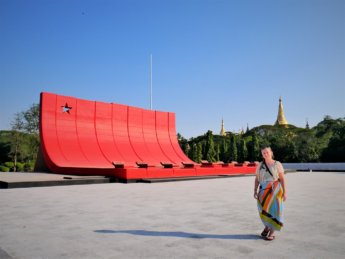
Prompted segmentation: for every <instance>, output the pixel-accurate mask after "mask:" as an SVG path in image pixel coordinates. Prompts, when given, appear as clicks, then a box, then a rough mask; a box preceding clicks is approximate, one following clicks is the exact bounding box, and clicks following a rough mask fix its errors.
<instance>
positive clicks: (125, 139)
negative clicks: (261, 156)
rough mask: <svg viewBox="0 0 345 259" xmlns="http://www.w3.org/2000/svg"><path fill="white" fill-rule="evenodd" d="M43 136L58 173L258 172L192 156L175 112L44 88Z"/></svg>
mask: <svg viewBox="0 0 345 259" xmlns="http://www.w3.org/2000/svg"><path fill="white" fill-rule="evenodd" d="M40 136H41V148H42V153H43V157H44V161H45V163H46V165H47V167H48V168H49V169H50V170H51V171H52V172H54V173H61V174H76V175H105V176H114V177H117V178H122V179H141V178H171V177H186V176H203V175H219V174H245V173H251V174H252V173H254V172H255V166H248V165H242V166H234V165H232V164H231V165H228V166H223V165H218V164H211V165H209V166H204V165H199V164H196V163H194V162H193V161H191V160H190V159H189V158H188V157H187V156H186V155H185V154H184V153H183V151H182V149H181V148H180V146H179V143H178V140H177V137H176V126H175V114H174V113H171V112H161V111H152V110H145V109H142V108H137V107H132V106H127V105H121V104H115V103H103V102H95V101H88V100H82V99H78V98H74V97H69V96H61V95H56V94H52V93H41V113H40ZM137 163H141V164H142V163H144V164H147V166H148V167H147V168H139V167H138V165H137ZM162 163H163V164H171V165H172V168H164V167H163V166H162ZM183 163H184V164H190V167H189V168H186V167H184V166H183ZM114 164H116V165H117V166H115V165H114ZM119 165H121V166H119ZM120 167H121V168H120Z"/></svg>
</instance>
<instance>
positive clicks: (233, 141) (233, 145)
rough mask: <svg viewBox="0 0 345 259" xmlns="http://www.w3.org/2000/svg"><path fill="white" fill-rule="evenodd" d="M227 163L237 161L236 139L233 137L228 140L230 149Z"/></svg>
mask: <svg viewBox="0 0 345 259" xmlns="http://www.w3.org/2000/svg"><path fill="white" fill-rule="evenodd" d="M228 159H229V160H228V161H229V162H231V161H237V159H238V154H237V138H236V136H235V135H232V137H231V140H230V147H229V149H228Z"/></svg>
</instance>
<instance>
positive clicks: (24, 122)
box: [0, 104, 345, 172]
mask: <svg viewBox="0 0 345 259" xmlns="http://www.w3.org/2000/svg"><path fill="white" fill-rule="evenodd" d="M38 121H39V105H38V104H33V105H32V106H31V107H30V108H29V109H28V110H27V111H24V112H21V113H17V114H16V115H15V117H14V119H13V121H12V124H11V125H12V129H11V130H7V131H0V171H2V172H9V171H33V169H34V165H35V161H36V158H37V152H38V148H39V144H40V143H39V134H38ZM177 137H178V140H179V143H180V146H181V148H182V149H183V151H184V152H185V153H186V154H187V155H188V156H189V157H190V158H191V159H192V160H193V161H195V162H198V163H200V162H201V160H207V161H212V162H214V161H224V162H231V161H238V162H243V161H259V160H260V159H261V154H260V147H261V146H264V145H269V146H271V147H272V149H273V151H274V155H275V158H276V159H277V160H280V161H282V162H345V118H340V119H332V118H331V117H330V116H326V117H325V118H324V120H323V121H321V122H320V123H319V124H317V125H316V126H315V127H314V128H311V129H310V128H309V127H307V128H297V127H295V126H293V125H289V127H281V126H271V125H263V126H259V127H255V128H253V129H251V130H249V129H247V131H246V132H245V133H242V134H235V133H232V132H228V133H227V135H226V136H220V135H213V134H212V131H207V132H206V133H205V134H204V135H202V136H198V137H195V138H191V139H189V140H187V139H185V138H183V137H182V136H181V135H180V134H178V135H177Z"/></svg>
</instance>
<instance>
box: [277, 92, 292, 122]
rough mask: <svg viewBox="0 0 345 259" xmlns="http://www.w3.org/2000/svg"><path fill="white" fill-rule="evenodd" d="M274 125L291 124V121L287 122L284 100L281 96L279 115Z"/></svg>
mask: <svg viewBox="0 0 345 259" xmlns="http://www.w3.org/2000/svg"><path fill="white" fill-rule="evenodd" d="M274 125H281V126H285V127H288V125H289V123H288V122H287V120H286V118H285V114H284V109H283V102H282V98H281V97H280V98H279V107H278V116H277V120H276V123H275V124H274Z"/></svg>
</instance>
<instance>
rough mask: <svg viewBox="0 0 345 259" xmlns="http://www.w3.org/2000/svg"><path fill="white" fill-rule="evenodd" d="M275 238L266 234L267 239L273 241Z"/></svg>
mask: <svg viewBox="0 0 345 259" xmlns="http://www.w3.org/2000/svg"><path fill="white" fill-rule="evenodd" d="M274 239H275V236H266V238H265V240H267V241H272V240H274Z"/></svg>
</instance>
